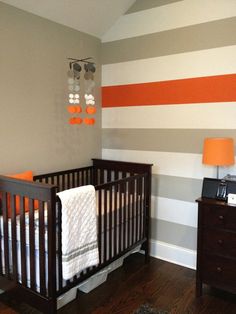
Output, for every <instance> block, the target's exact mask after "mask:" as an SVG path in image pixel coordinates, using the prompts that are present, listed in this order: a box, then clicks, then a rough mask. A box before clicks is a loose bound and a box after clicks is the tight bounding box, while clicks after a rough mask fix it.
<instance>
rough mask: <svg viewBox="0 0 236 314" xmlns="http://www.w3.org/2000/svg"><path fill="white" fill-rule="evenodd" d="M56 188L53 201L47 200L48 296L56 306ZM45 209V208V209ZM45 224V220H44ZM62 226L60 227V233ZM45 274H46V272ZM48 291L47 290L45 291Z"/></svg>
mask: <svg viewBox="0 0 236 314" xmlns="http://www.w3.org/2000/svg"><path fill="white" fill-rule="evenodd" d="M55 191H56V188H55V187H54V188H52V189H51V191H50V194H51V195H50V199H51V202H47V203H44V204H47V214H48V230H47V237H48V241H47V244H48V263H47V273H48V284H47V286H48V292H47V294H48V296H49V297H50V298H52V299H53V300H54V307H56V300H55V299H56V288H57V287H56V279H57V272H56V265H57V264H56V258H57V254H56V249H57V243H56V241H58V239H57V238H56V219H57V216H56V193H55ZM44 211H45V209H44ZM44 224H45V221H44ZM60 231H61V228H60V227H59V233H61V232H60ZM44 275H45V274H44ZM45 292H46V291H45Z"/></svg>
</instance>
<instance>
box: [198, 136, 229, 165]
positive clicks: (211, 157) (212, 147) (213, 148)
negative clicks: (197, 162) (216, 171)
mask: <svg viewBox="0 0 236 314" xmlns="http://www.w3.org/2000/svg"><path fill="white" fill-rule="evenodd" d="M202 163H203V164H207V165H214V166H230V165H233V164H234V141H233V139H232V138H226V137H222V138H220V137H218V138H215V137H209V138H206V139H205V140H204V146H203V155H202Z"/></svg>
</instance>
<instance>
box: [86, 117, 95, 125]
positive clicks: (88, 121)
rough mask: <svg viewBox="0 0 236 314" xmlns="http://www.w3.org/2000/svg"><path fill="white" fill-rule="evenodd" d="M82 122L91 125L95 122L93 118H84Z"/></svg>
mask: <svg viewBox="0 0 236 314" xmlns="http://www.w3.org/2000/svg"><path fill="white" fill-rule="evenodd" d="M84 123H85V124H88V125H93V124H94V123H95V119H93V118H92V119H90V118H85V119H84Z"/></svg>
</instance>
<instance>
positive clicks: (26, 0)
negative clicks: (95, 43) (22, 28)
mask: <svg viewBox="0 0 236 314" xmlns="http://www.w3.org/2000/svg"><path fill="white" fill-rule="evenodd" d="M1 1H2V2H5V3H7V4H10V5H12V6H14V7H17V8H19V9H22V10H25V11H27V12H30V13H33V14H36V15H39V16H41V17H44V18H47V19H49V20H51V21H54V22H57V23H60V24H63V25H66V26H69V27H72V28H74V29H76V30H79V31H81V32H85V33H88V34H91V35H94V36H96V37H99V38H101V37H102V35H103V34H105V32H106V31H107V30H108V29H109V28H110V27H111V26H112V25H113V24H114V23H115V22H116V20H117V19H118V18H119V17H120V16H121V15H122V14H124V13H125V12H126V11H127V10H128V9H129V8H130V7H131V5H132V4H133V3H134V2H135V0H1Z"/></svg>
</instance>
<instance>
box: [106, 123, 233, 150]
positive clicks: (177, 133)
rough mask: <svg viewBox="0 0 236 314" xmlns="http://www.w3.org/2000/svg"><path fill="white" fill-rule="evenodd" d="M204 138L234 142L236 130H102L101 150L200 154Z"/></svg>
mask: <svg viewBox="0 0 236 314" xmlns="http://www.w3.org/2000/svg"><path fill="white" fill-rule="evenodd" d="M157 123H158V120H157ZM205 137H232V138H233V139H234V141H235V142H236V129H233V130H232V129H226V130H223V129H216V130H214V129H108V128H107V129H103V130H102V148H109V149H127V150H141V151H159V152H176V153H195V154H200V153H202V146H203V141H204V138H205ZM140 139H142V140H140Z"/></svg>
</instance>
